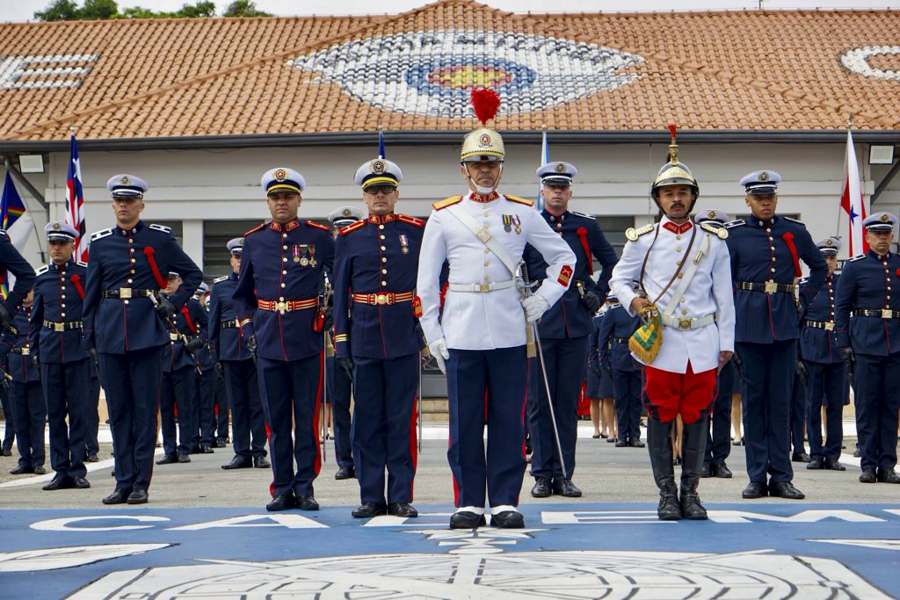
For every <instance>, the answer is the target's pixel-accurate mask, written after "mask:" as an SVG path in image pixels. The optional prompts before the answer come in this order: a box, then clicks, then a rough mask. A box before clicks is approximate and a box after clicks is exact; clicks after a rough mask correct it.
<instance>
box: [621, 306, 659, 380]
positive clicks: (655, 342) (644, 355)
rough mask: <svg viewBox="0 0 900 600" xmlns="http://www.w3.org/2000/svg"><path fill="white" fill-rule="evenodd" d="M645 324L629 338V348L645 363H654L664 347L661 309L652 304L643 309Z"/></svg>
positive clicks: (642, 316) (642, 319)
mask: <svg viewBox="0 0 900 600" xmlns="http://www.w3.org/2000/svg"><path fill="white" fill-rule="evenodd" d="M641 321H643V324H642V325H641V326H640V327H638V328H637V330H636V331H635V332H634V333H633V334H631V337H630V338H628V349H629V350H631V352H632V354H634V355H635V356H636V357H638V359H639V360H640V361H641V362H642V363H644V364H648V365H649V364H652V363H653V361H654V360H656V355H657V354H659V349H660V348H661V347H662V337H663V328H662V320H661V319H660V316H659V310H658V309H657V308H656V306H655V305H653V304H651V305H650V306H648V307H646V308H645V309H644V310H642V311H641Z"/></svg>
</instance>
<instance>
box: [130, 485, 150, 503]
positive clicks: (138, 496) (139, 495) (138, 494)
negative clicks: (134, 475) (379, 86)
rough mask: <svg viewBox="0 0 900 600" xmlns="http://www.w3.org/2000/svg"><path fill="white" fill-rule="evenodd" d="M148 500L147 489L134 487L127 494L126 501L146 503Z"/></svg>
mask: <svg viewBox="0 0 900 600" xmlns="http://www.w3.org/2000/svg"><path fill="white" fill-rule="evenodd" d="M148 500H150V495H149V494H148V493H147V490H142V489H141V488H136V489H133V490H131V493H130V494H128V500H127V502H128V504H147V501H148Z"/></svg>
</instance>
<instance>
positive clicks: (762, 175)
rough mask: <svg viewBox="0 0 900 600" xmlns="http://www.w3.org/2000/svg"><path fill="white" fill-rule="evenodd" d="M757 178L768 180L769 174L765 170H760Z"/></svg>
mask: <svg viewBox="0 0 900 600" xmlns="http://www.w3.org/2000/svg"><path fill="white" fill-rule="evenodd" d="M759 180H760V181H768V180H769V174H768V173H766V172H765V171H763V172H761V173H760V174H759Z"/></svg>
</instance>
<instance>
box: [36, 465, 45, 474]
mask: <svg viewBox="0 0 900 600" xmlns="http://www.w3.org/2000/svg"><path fill="white" fill-rule="evenodd" d="M34 474H35V475H46V474H47V469H45V468H44V465H38V466H36V467H35V468H34Z"/></svg>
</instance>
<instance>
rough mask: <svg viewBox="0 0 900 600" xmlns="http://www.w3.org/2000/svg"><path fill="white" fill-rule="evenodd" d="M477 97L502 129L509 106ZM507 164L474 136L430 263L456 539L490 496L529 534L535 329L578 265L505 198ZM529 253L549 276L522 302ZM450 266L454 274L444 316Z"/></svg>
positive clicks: (432, 343) (437, 207)
mask: <svg viewBox="0 0 900 600" xmlns="http://www.w3.org/2000/svg"><path fill="white" fill-rule="evenodd" d="M472 98H473V104H474V106H475V113H476V115H478V118H479V119H480V120H481V122H482V123H486V122H487V121H488V120H490V119H492V118H493V116H494V114H495V113H496V110H497V108H499V104H500V98H499V97H498V96H497V95H496V94H495V93H494V92H493V91H491V90H475V91H473V93H472ZM504 154H505V153H504V149H503V140H502V138H501V137H500V134H498V133H497V132H496V131H494V130H493V129H488V128H487V127H483V128H480V129H476V130H475V131H473V132H471V133H469V134H468V135H467V136H466V138H465V140H464V141H463V147H462V153H461V155H460V162H461V163H462V164H461V167H460V171H461V173H462V176H463V177H464V178H465V180H466V182H467V184H468V188H469V189H468V191H467V192H466V193H465V195H463V196H453V197H450V198H447V199H445V200H442V201H440V202H436V203H435V204H434V210H433V211H432V213H431V217H430V218H429V219H428V223H427V225H426V226H425V233H424V237H423V240H422V250H421V254H420V256H419V271H418V277H417V285H416V289H417V291H418V294H419V298H420V301H421V304H422V311H423V312H422V317H421V319H420V322H421V325H422V329H423V331H424V333H425V338H426V340H427V341H428V346H429V349H430V350H431V354H432V355H433V356H434V357H435V359H436V360H437V362H438V366H439V367H440V368H441V370H442V371H444V372H445V373H446V374H447V391H448V396H449V405H450V440H449V449H448V451H447V458H448V461H449V463H450V469H451V471H452V473H453V487H454V496H455V498H454V501H455V504H456V507H457V510H456V512H455V513H454V514H453V515H452V517H451V518H450V527H451V528H454V529H469V528H473V527H478V526H479V525H484V524H485V518H484V513H485V509H484V507H485V490H487V500H488V501H489V502H490V507H491V526H493V527H502V528H520V527H524V524H525V521H524V519H523V517H522V514H521V513H520V512H519V511H518V509H517V506H518V504H519V491H520V489H521V487H522V479H523V477H524V475H525V454H524V449H525V444H524V442H525V422H524V421H525V419H524V415H525V400H526V383H527V381H526V380H527V357H526V319H527V321H528V322H534V321H537V320H538V319H539V318H540V316H541V315H542V314H543V313H544V312H545V311H546V310H547V309H548V308H550V306H552V305H553V304H554V303H555V302H556V301H557V300H559V298H560V297H561V296H562V295H563V293H564V292H565V291H566V289H567V288H568V287H569V283H570V280H571V278H572V274H573V272H574V266H575V254H574V253H573V252H572V250H571V249H570V248H569V245H568V244H567V243H566V242H565V241H564V240H563V239H562V238H561V237H560V236H559V235H557V234H556V233H555V232H554V231H553V230H552V229H551V228H550V226H549V225H547V222H546V221H545V220H544V219H543V217H541V215H540V214H539V213H538V212H537V211H536V210H535V209H534V207H533V203H532V201H531V200H525V199H523V198H516V197H514V196H508V195H503V194H499V193H497V191H496V190H497V187H498V185H499V183H500V178H501V175H502V173H503V159H504ZM526 243H528V244H530V245H531V246H533V247H534V248H535V249H536V250H537V251H538V252H539V253H540V254H541V255H542V257H543V259H544V261H545V262H546V263H547V274H546V279H545V280H544V283H543V285H541V287H540V289H539V290H537V291H536V292H535V293H534V294H533V295H530V296H528V297H526V298H525V299H524V300H523V294H522V293H521V292H520V290H519V289H517V287H518V286H517V274H518V273H519V272H520V265H519V263H520V262H521V260H522V252H523V250H524V248H525V244H526ZM444 261H448V262H449V265H450V274H449V284H448V290H447V295H446V301H445V304H444V307H443V313H442V315H441V313H440V310H441V308H440V284H439V279H440V274H441V268H442V266H443V264H444ZM485 423H486V424H487V428H488V433H487V437H488V448H487V455H485V448H484V441H483V437H482V436H483V433H484V425H485Z"/></svg>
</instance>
